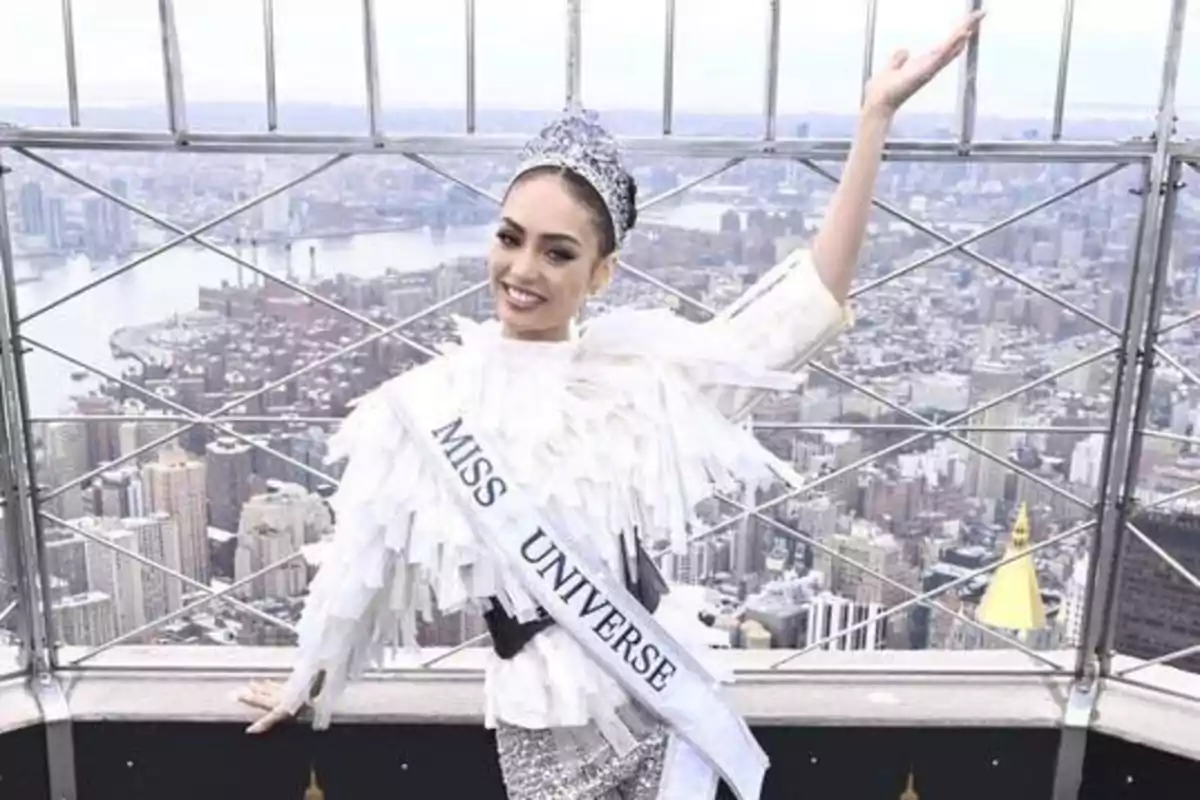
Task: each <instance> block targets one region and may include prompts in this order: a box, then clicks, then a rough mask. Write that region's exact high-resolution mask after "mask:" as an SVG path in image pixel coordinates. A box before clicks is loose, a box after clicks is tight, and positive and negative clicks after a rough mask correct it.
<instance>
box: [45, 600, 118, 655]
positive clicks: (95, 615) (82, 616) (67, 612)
mask: <svg viewBox="0 0 1200 800" xmlns="http://www.w3.org/2000/svg"><path fill="white" fill-rule="evenodd" d="M51 615H52V619H53V625H54V632H55V633H56V634H57V639H58V641H59V642H60V643H61V644H65V645H70V646H75V647H98V646H100V645H102V644H104V643H105V642H108V641H111V640H112V639H115V638H116V637H117V636H118V635H119V634H118V633H117V624H116V617H115V615H114V613H113V601H112V598H111V597H109V596H108V595H107V594H105V593H104V592H83V593H81V594H73V595H67V596H66V597H63V598H60V599H59V600H57V601H56V602H55V603H54V605H53V607H52V608H51Z"/></svg>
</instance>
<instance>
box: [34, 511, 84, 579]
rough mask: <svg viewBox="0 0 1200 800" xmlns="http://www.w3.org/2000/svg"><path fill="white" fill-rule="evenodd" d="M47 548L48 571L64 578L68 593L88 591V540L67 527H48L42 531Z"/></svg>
mask: <svg viewBox="0 0 1200 800" xmlns="http://www.w3.org/2000/svg"><path fill="white" fill-rule="evenodd" d="M42 537H43V541H44V542H45V549H46V571H47V572H48V573H49V574H50V576H51V577H54V578H58V579H60V580H62V581H63V582H64V584H65V587H64V591H65V592H66V593H67V594H71V595H78V594H85V593H86V592H87V591H88V573H87V553H86V548H85V546H84V545H85V542H86V540H85V539H84V538H83V537H82V536H80V535H79V534H78V533H76V532H74V531H71V530H67V529H65V528H54V527H47V528H45V530H43V531H42Z"/></svg>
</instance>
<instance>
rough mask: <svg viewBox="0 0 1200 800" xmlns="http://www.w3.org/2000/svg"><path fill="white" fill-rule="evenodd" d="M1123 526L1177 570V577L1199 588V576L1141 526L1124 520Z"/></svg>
mask: <svg viewBox="0 0 1200 800" xmlns="http://www.w3.org/2000/svg"><path fill="white" fill-rule="evenodd" d="M1125 527H1126V528H1127V529H1128V530H1129V532H1130V533H1132V534H1133V535H1134V537H1135V538H1137V539H1139V540H1141V542H1142V544H1144V545H1146V547H1148V548H1150V550H1151V552H1153V553H1154V555H1156V556H1158V557H1159V558H1161V559H1162V560H1163V561H1164V562H1165V563H1166V565H1167V566H1168V567H1170V568H1171V569H1173V570H1175V572H1177V573H1178V574H1179V577H1181V578H1183V579H1184V580H1185V581H1187V582H1188V583H1190V584H1191V585H1192V586H1194V587H1196V588H1197V589H1200V578H1197V577H1196V576H1195V575H1193V574H1192V573H1191V572H1190V571H1189V570H1188V568H1187V567H1185V566H1184V565H1183V564H1180V563H1179V561H1178V559H1176V558H1175V556H1173V555H1171V554H1170V553H1168V552H1167V551H1166V550H1164V549H1163V548H1162V547H1161V546H1160V545H1159V544H1158V542H1156V541H1154V540H1153V539H1151V538H1150V537H1149V536H1147V535H1146V533H1145V532H1144V531H1142V529H1141V528H1139V527H1138V526H1136V525H1134V524H1133V523H1132V522H1126V523H1125Z"/></svg>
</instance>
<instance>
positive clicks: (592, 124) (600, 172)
mask: <svg viewBox="0 0 1200 800" xmlns="http://www.w3.org/2000/svg"><path fill="white" fill-rule="evenodd" d="M520 160H521V165H520V166H519V167H518V168H517V172H516V174H515V175H513V180H514V181H515V180H516V179H517V178H519V177H521V175H523V174H525V173H526V172H528V171H529V170H531V169H536V168H537V167H545V166H553V167H566V168H568V169H570V170H571V171H573V172H576V173H578V174H579V176H580V177H582V178H583V179H584V180H586V181H587V182H588V183H590V184H591V185H592V188H593V189H595V190H596V192H597V193H598V194H599V195H600V198H601V199H602V200H604V205H605V207H607V208H608V215H609V217H611V218H612V223H613V233H614V234H615V237H614V240H615V241H616V244H617V247H620V246H621V244H622V243H623V242H624V241H625V235H626V234H627V233H628V232H629V231H628V230H626V228H625V224H626V222H627V220H628V219H629V217H630V213H629V212H630V208H629V182H630V177H629V173H628V172H626V171H625V167H624V165H622V164H621V155H620V152H619V150H618V148H617V141H616V139H614V138H613V136H612V134H610V133H609V132H608V131H607V130H605V129H604V126H602V125H601V124H600V122H599V119H598V116H597V114H596V112H595V111H589V110H585V109H581V108H568V109H567V110H565V111H564V112H563V113H562V114H561V115H560V116H559V117H558V118H557V119H555V120H553V121H551V122H550V123H548V124H547V125H546V126H545V127H544V128H542V130H541V132H540V133H538V135H537V136H536V137H534V138H533V139H530V140H529V142H528V143H526V145H525V147H524V148H522V150H521V156H520Z"/></svg>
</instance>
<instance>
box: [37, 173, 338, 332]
mask: <svg viewBox="0 0 1200 800" xmlns="http://www.w3.org/2000/svg"><path fill="white" fill-rule="evenodd" d="M22 154H23V155H25V156H26V157H27V158H28V157H29V154H28V153H24V152H23V153H22ZM347 158H349V156H345V155H340V156H334V157H333V158H331V159H329V160H327V161H325V162H323V163H321V164H319V165H317V166H316V167H313V168H312V169H310V170H308V171H306V172H304V173H303V174H301V175H299V176H297V177H295V178H292V179H291V180H289V181H286V182H285V183H282V184H280V185H279V186H276V187H275V188H274V189H271V190H270V191H268V192H264V193H263V194H260V195H258V196H257V197H252V198H250V199H249V200H246V201H245V202H242V203H238V204H237V205H236V206H234V207H233V208H231V209H229V210H228V211H226V212H224V213H222V214H220V215H218V216H216V217H213V218H212V219H210V220H209V221H208V222H205V223H203V224H201V225H198V226H197V227H195V228H192V229H191V230H189V231H187V233H185V234H181V235H180V236H176V237H175V238H174V239H171V240H169V241H167V242H165V243H163V244H161V245H159V246H158V247H155V248H154V249H153V250H149V251H147V252H145V253H143V254H142V255H140V256H137V257H136V258H134V259H133V260H131V261H127V262H125V263H124V264H122V265H121V266H119V267H117V268H116V269H114V270H113V271H112V272H109V273H106V274H105V275H102V276H101V277H99V278H96V279H95V280H93V281H90V282H89V283H87V284H85V285H83V286H81V287H79V288H78V289H74V290H72V291H70V292H67V293H66V294H64V295H62V296H60V297H58V298H57V299H55V300H51V301H50V302H49V303H47V304H46V305H44V306H42V307H41V308H39V309H37V310H36V311H33V312H30V313H29V314H26V315H25V316H24V317H21V319H20V324H21V325H25V324H26V323H28V322H31V321H33V320H35V319H37V318H38V317H40V316H41V315H43V314H45V313H46V312H48V311H52V310H54V309H56V308H58V307H59V306H61V305H62V304H63V303H65V302H67V301H68V300H72V299H74V298H76V297H78V296H79V295H81V294H84V293H85V292H88V291H90V290H91V289H94V288H96V287H97V286H99V285H100V284H102V283H106V282H108V281H110V280H112V279H113V278H116V277H117V276H118V275H123V274H125V273H126V272H128V271H129V270H131V269H133V268H134V267H136V266H138V265H139V264H144V263H145V262H147V261H149V260H150V259H152V258H154V257H155V256H157V255H161V254H163V253H165V252H167V251H168V250H170V249H171V248H173V247H176V246H178V245H180V244H183V243H184V242H186V241H188V240H189V239H193V238H195V237H196V236H199V235H200V234H202V233H204V232H205V231H207V230H209V229H211V228H215V227H216V226H218V225H220V224H221V223H222V222H225V221H226V220H229V219H232V218H233V217H236V216H237V215H238V214H241V213H242V212H243V211H247V210H249V209H251V208H254V207H255V206H256V205H259V204H260V203H264V202H266V201H267V200H270V199H271V198H272V197H274V196H276V195H278V194H282V193H283V192H286V191H287V190H288V189H290V188H292V187H293V186H296V185H297V184H300V183H303V182H304V181H306V180H308V179H309V178H311V177H313V176H314V175H319V174H320V173H322V172H324V171H325V170H327V169H329V168H330V167H332V166H333V165H335V164H340V163H341V162H343V161H345V160H346V159H347ZM35 160H37V159H35Z"/></svg>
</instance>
